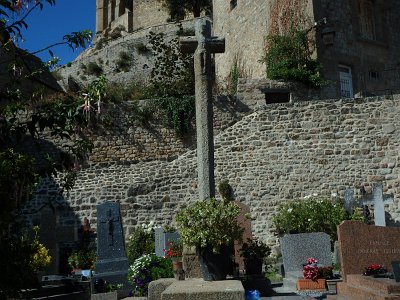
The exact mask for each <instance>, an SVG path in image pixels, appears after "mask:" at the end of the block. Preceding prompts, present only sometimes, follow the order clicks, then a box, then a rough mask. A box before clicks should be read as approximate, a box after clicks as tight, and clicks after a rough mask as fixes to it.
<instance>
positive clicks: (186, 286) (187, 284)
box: [149, 278, 245, 300]
mask: <svg viewBox="0 0 400 300" xmlns="http://www.w3.org/2000/svg"><path fill="white" fill-rule="evenodd" d="M164 281H165V279H160V280H156V281H153V282H151V286H149V299H154V297H153V296H154V295H153V294H154V292H155V291H156V290H158V292H159V288H158V286H159V285H162V286H166V289H165V291H163V292H162V293H161V298H158V299H159V300H204V299H207V300H244V299H245V295H244V288H243V286H242V283H241V282H240V281H238V280H222V281H204V280H203V279H198V278H195V279H188V280H183V281H174V282H172V283H170V282H167V284H165V282H164ZM169 284H170V285H169ZM168 285H169V286H168Z"/></svg>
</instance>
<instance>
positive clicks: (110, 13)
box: [96, 0, 169, 33]
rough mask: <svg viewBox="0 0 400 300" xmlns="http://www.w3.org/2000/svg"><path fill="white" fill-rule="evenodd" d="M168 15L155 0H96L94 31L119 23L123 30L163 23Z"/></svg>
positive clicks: (115, 25) (116, 25) (129, 30)
mask: <svg viewBox="0 0 400 300" xmlns="http://www.w3.org/2000/svg"><path fill="white" fill-rule="evenodd" d="M168 17H169V15H168V12H167V10H166V9H165V8H164V7H163V6H162V5H161V4H160V2H159V1H157V0H135V1H133V0H96V33H101V32H103V31H104V30H106V29H108V28H109V29H111V30H112V29H114V28H116V27H118V26H120V25H122V26H124V28H125V31H127V32H132V31H134V30H138V29H140V28H146V27H150V26H154V25H159V24H163V23H165V22H166V21H167V19H168Z"/></svg>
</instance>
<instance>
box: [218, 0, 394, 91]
mask: <svg viewBox="0 0 400 300" xmlns="http://www.w3.org/2000/svg"><path fill="white" fill-rule="evenodd" d="M323 18H326V20H327V22H328V23H327V24H326V25H324V24H322V23H321V24H320V25H321V26H316V27H315V28H314V29H313V30H312V31H311V33H312V35H313V39H314V40H315V41H316V51H315V54H314V55H315V57H316V58H317V59H318V60H319V61H320V62H321V63H322V65H323V66H324V69H323V75H324V77H325V78H326V79H328V80H330V81H331V84H330V85H329V86H327V87H325V88H324V89H323V90H322V97H323V98H340V97H345V98H351V97H353V96H354V95H356V94H358V93H362V94H367V95H368V94H376V95H381V94H390V93H394V92H396V91H397V92H398V91H399V90H400V58H399V53H400V33H399V31H398V30H397V27H398V25H397V24H399V21H400V13H399V11H398V1H394V0H376V1H374V0H251V1H246V0H244V1H237V0H215V1H214V3H213V19H214V34H215V35H218V36H225V38H226V52H225V53H224V54H221V55H218V57H216V72H217V77H218V78H220V79H221V78H222V79H224V78H226V77H228V75H229V72H230V70H231V68H232V66H233V65H234V64H235V62H237V61H239V62H240V63H241V67H242V68H243V69H244V71H245V72H244V73H246V74H247V77H248V78H251V79H257V78H264V77H265V75H266V67H265V65H263V64H261V63H260V62H259V60H260V59H261V58H262V56H263V55H264V49H265V40H264V39H265V37H266V36H267V35H269V34H282V33H285V31H286V30H287V29H288V28H289V27H290V26H291V25H292V24H293V23H294V24H295V25H299V26H300V27H301V28H304V29H309V28H312V27H313V26H314V22H316V21H320V20H322V19H323ZM326 26H329V27H331V28H333V29H334V31H335V39H334V43H333V45H328V46H327V45H325V44H324V43H323V40H322V38H321V33H322V31H323V30H324V28H326Z"/></svg>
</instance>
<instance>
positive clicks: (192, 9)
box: [159, 0, 212, 21]
mask: <svg viewBox="0 0 400 300" xmlns="http://www.w3.org/2000/svg"><path fill="white" fill-rule="evenodd" d="M159 1H160V2H162V3H163V5H164V6H165V7H166V8H167V10H168V12H169V15H170V20H169V21H180V20H183V19H184V18H185V16H186V15H187V14H192V15H193V17H194V18H198V17H200V14H201V13H202V12H204V13H205V14H206V15H211V13H212V0H159Z"/></svg>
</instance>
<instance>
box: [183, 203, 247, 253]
mask: <svg viewBox="0 0 400 300" xmlns="http://www.w3.org/2000/svg"><path fill="white" fill-rule="evenodd" d="M239 213H240V208H239V206H237V205H236V204H235V203H233V202H225V201H217V200H216V199H214V198H211V199H208V200H203V201H196V202H194V203H192V204H191V205H190V206H188V207H187V208H185V209H183V210H181V211H179V212H178V213H177V214H176V222H177V223H178V227H179V233H180V235H181V239H182V242H183V244H184V245H187V246H195V247H197V248H205V247H208V246H211V247H213V251H214V252H215V253H218V252H219V250H220V247H221V245H229V244H231V243H233V241H234V240H239V239H241V237H242V234H243V228H241V227H240V225H239V224H238V221H237V216H238V215H239Z"/></svg>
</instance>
